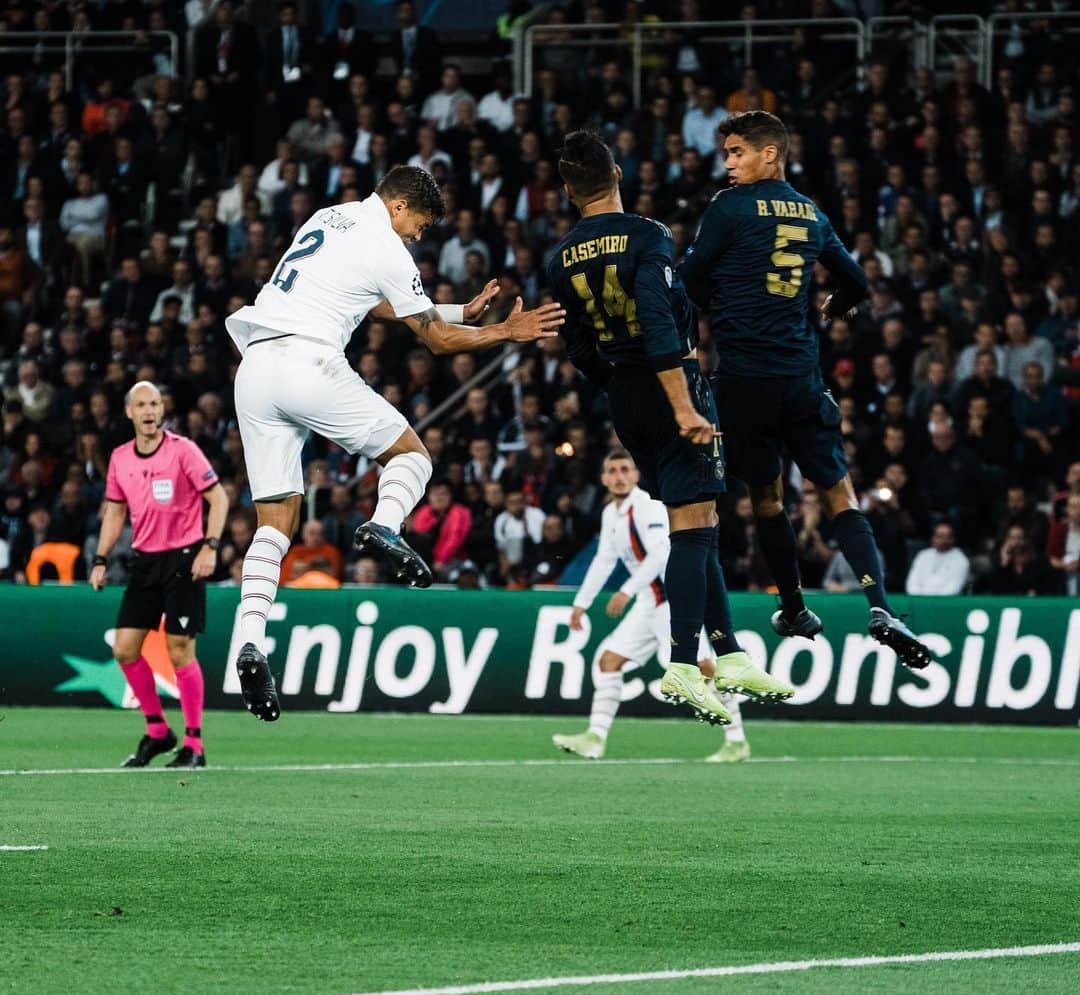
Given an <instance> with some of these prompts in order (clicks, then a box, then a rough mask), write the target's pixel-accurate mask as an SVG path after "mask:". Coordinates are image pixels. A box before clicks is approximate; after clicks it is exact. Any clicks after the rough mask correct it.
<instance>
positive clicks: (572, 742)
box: [551, 449, 750, 763]
mask: <svg viewBox="0 0 1080 995" xmlns="http://www.w3.org/2000/svg"><path fill="white" fill-rule="evenodd" d="M601 480H602V482H603V484H604V487H605V488H607V492H608V497H610V498H611V500H610V501H609V502H608V504H607V507H605V508H604V515H603V521H602V523H601V525H600V541H599V545H598V547H597V550H596V556H595V557H594V558H593V561H592V563H591V564H589V570H588V572H587V573H586V575H585V579H584V580H583V581H582V584H581V587H580V589H579V590H578V593H577V596H576V597H575V598H574V608H573V612H572V614H571V616H570V628H571V629H580V628H581V627H582V622H581V619H582V616H583V615H584V614H585V612H586V611H588V610H589V606H590V605H591V604H592V603H593V601H594V600H595V598H596V596H597V595H598V594H599V593H600V589H601V588H602V587H603V585H604V582H605V581H606V580H607V579H608V577H610V576H611V571H612V570H613V569H614V567H615V564H616V563H617V562H619V561H620V560H621V561H622V563H623V565H624V566H625V567H626V570H627V572H628V573H629V574H630V576H629V577H628V578H627V579H626V581H625V582H624V583H623V585H622V587H620V588H619V590H618V591H616V592H615V593H614V594H613V595H611V597H610V598H609V599H608V603H607V609H606V610H607V614H608V615H609V616H610V617H611V618H619V617H620V616H622V618H621V620H620V622H619V624H618V625H617V626H616V627H615V629H614V631H613V632H611V633H610V634H609V635H608V637H607V638H606V639H605V640H604V641H603V643H601V645H600V650H601V653H600V673H599V675H598V676H597V678H596V687H595V689H594V691H593V699H592V710H591V712H590V715H589V728H588V729H587V730H586V731H585V732H583V733H579V734H577V735H556V736H552V737H551V738H552V742H554V744H555V745H556V746H557V747H559V749H561V750H566V752H567V753H576V754H577V755H578V756H581V757H587V758H589V759H592V760H595V759H599V758H600V757H602V756H603V755H604V749H605V746H606V744H607V736H608V732H609V730H610V729H611V725H612V723H613V722H614V721H615V714H616V712H618V710H619V704H620V702H621V701H622V691H623V675H624V674H625V673H627V672H628V671H630V670H633V669H635V668H636V667H640V666H642V665H643V664H645V663H648V662H649V660H650V659H651V658H652V657H653V656H654V655H655V656H656V657H657V659H658V660H659V661H660V664H661V666H663V667H666V666H667V665H668V662H669V660H670V659H671V611H670V605H669V604H668V600H667V596H666V593H665V590H664V584H663V581H662V577H663V575H664V569H665V567H666V566H667V558H668V552H669V550H670V549H671V543H670V542H669V540H668V516H667V510H666V509H665V508H664V506H663V505H662V504H661V503H660V502H659V501H654V500H653V499H652V498H651V497H649V495H648V494H646V493H645V491H643V490H642V489H641V488H640V487H638V486H637V483H638V471H637V467H635V466H634V461H633V459H632V458H631V456H630V454H629V453H628V452H626V450H625V449H613V450H612V451H611V452H610V453H608V455H607V458H606V459H605V460H604V468H603V473H602V475H601ZM631 600H633V604H632V605H631V606H630V608H629V610H627V607H626V606H627V605H628V604H630V602H631ZM624 612H625V614H623V613H624ZM698 666H699V668H700V669H701V671H702V673H703V674H704V675H705V676H706V677H712V676H713V674H714V672H715V663H714V662H713V653H712V647H711V646H710V645H709V642H708V640H707V639H706V638H705V634H704V632H702V634H701V637H700V639H699V646H698ZM723 698H725V699H727V700H726V701H722V704H723V705H726V706H727V708H726V710H724V711H723V712H721V713H720V714H719V715H718V716H717V718H718V720H720V721H722V722H725V723H730V724H729V725H727V726H726V731H727V733H728V736H727V739H726V741H725V743H724V746H723V747H722V748H721V749H720V750H719V751H718V752H716V753H714V754H713V755H712V756H710V757H709V758H708V759H709V760H710V761H712V762H726V763H730V762H734V761H738V760H745V759H746V758H747V757H748V756H749V755H750V748H749V746H748V745H747V743H746V737H745V735H744V734H743V731H742V720H741V716H740V715H739V704H738V696H736V695H724V696H723ZM729 712H730V714H728V713H729Z"/></svg>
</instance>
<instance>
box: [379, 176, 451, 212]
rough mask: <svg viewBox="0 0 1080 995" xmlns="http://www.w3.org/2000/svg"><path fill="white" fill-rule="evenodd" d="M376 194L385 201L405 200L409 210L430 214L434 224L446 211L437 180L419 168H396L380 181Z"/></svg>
mask: <svg viewBox="0 0 1080 995" xmlns="http://www.w3.org/2000/svg"><path fill="white" fill-rule="evenodd" d="M375 192H376V193H377V194H378V195H379V196H380V197H382V199H383V200H403V201H405V203H406V204H408V205H409V210H411V211H419V212H420V213H422V214H430V215H431V220H432V222H433V223H434V222H436V221H438V220H439V219H440V218H441V217H442V216H443V213H444V212H445V210H446V209H445V207H444V206H443V197H442V191H441V190H440V189H439V185H438V184H437V183H436V182H435V178H434V177H433V176H432V175H431V173H429V172H428V171H427V170H426V169H421V168H420V167H419V166H395V167H394V168H393V169H391V170H390V171H389V172H388V173H387V174H386V175H385V176H384V177H383V178H382V179H381V180H379V185H378V186H377V187H376V188H375Z"/></svg>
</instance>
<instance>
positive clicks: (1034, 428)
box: [1013, 362, 1067, 479]
mask: <svg viewBox="0 0 1080 995" xmlns="http://www.w3.org/2000/svg"><path fill="white" fill-rule="evenodd" d="M1023 377H1024V379H1023V389H1022V390H1019V391H1017V393H1016V399H1015V405H1014V408H1013V417H1014V418H1015V419H1016V424H1017V426H1018V428H1019V429H1020V432H1021V434H1022V441H1023V447H1024V454H1023V462H1022V467H1023V470H1024V473H1025V476H1028V477H1031V478H1035V479H1038V478H1043V477H1052V476H1053V475H1054V474H1055V472H1056V471H1057V453H1056V451H1055V445H1056V443H1057V440H1058V439H1059V438H1060V437H1061V435H1062V433H1063V432H1064V431H1065V426H1066V423H1067V415H1066V411H1065V402H1064V400H1063V398H1062V396H1061V391H1060V390H1058V389H1057V388H1051V387H1047V386H1046V383H1045V381H1044V379H1043V368H1042V365H1041V364H1040V363H1037V362H1029V363H1027V364H1025V366H1024V370H1023Z"/></svg>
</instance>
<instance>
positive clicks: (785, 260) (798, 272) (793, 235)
mask: <svg viewBox="0 0 1080 995" xmlns="http://www.w3.org/2000/svg"><path fill="white" fill-rule="evenodd" d="M809 241H810V229H809V228H803V227H800V226H798V225H777V226H776V241H775V242H773V248H774V249H775V250H776V251H775V252H774V253H773V254H772V255H771V256H770V257H769V258H770V259H771V260H772V264H773V265H774V266H776V267H777V268H780V269H790V270H791V274H790V276H789V277H788V278H787V279H786V280H785V279H784V276H783V274H782V273H766V274H765V289H766V290H767V291H768V292H769V293H770V294H776V295H777V296H778V297H794V296H795V295H796V294H797V293H798V292H799V287H801V286H802V275H803V266H804V265H805V260H804V259H803V257H802V256H800V255H799V254H798V253H797V252H785V251H784V249H786V248H787V246H788V245H789V244H791V243H792V242H809Z"/></svg>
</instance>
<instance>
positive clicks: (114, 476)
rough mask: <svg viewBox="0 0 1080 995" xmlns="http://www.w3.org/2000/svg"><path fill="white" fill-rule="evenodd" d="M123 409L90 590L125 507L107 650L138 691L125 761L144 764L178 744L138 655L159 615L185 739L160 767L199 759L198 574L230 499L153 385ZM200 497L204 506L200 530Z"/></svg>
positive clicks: (206, 571) (205, 570)
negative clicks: (129, 560)
mask: <svg viewBox="0 0 1080 995" xmlns="http://www.w3.org/2000/svg"><path fill="white" fill-rule="evenodd" d="M126 411H127V416H128V418H130V419H131V420H132V422H133V423H134V425H135V438H134V440H133V441H131V442H127V443H125V444H124V445H122V446H117V448H116V449H114V450H113V452H112V455H111V456H110V457H109V472H108V476H107V477H106V481H105V515H104V517H103V519H102V522H101V534H100V536H99V537H98V547H97V555H96V556H95V557H94V568H93V570H92V571H91V572H90V584H91V585H92V586H93V588H94V590H95V591H100V590H101V589H102V588H103V587H104V586H105V568H106V566H107V564H108V556H109V552H110V551H111V550H112V548H113V546H115V545H116V540H117V539H119V538H120V532H121V531H122V529H123V528H124V517H125V515H126V514H127V512H128V510H130V511H131V527H132V529H133V530H134V535H133V537H132V542H131V544H132V546H133V547H134V549H135V560H134V562H133V564H132V567H131V579H130V580H129V581H128V586H127V590H125V591H124V600H123V601H122V602H121V603H120V614H119V617H118V618H117V620H116V638H115V640H114V641H113V656H115V657H116V662H117V663H119V664H120V669H121V670H123V672H124V677H126V678H127V682H128V684H129V685H130V687H131V691H132V693H133V694H134V695H135V697H136V699H138V702H139V707H140V708H141V709H142V713H143V717H144V718H145V719H146V735H145V736H143V738H142V739H141V740H139V745H138V746H137V747H136V749H135V752H134V753H133V754H132V755H131V756H130V757H128V758H127V760H125V761H124V766H125V767H145V766H146V765H147V764H148V763H150V761H151V760H153V759H154V757H156V756H158V755H159V754H161V753H167V752H168V751H169V750H171V749H173V748H174V747H175V746H176V735H175V734H174V733H173V731H172V730H171V729H170V728H169V724H168V723H167V722H166V721H165V716H164V714H163V713H162V710H161V701H160V699H159V698H158V693H157V687H156V685H155V681H154V672H153V670H151V669H150V664H149V663H148V662H147V661H146V658H145V657H144V656H143V655H142V645H143V641H144V640H145V639H146V636H147V633H148V632H149V631H150V630H151V629H156V628H157V627H158V626H159V625H160V624H161V617H162V615H164V616H165V645H166V647H167V648H168V651H169V659H170V661H171V662H172V665H173V668H174V669H175V670H176V684H177V687H178V688H179V689H180V711H181V712H182V713H183V716H184V741H183V743H182V744H181V746H180V749H179V750H177V752H176V756H175V757H174V758H173V759H172V760H171V761H170V762H169V763H168V764H166V766H168V767H205V766H206V752H205V751H204V749H203V743H202V711H203V676H202V669H201V668H200V667H199V661H198V660H197V659H196V658H195V636H196V634H197V633H199V632H202V631H203V626H204V623H205V621H206V578H207V577H209V576H210V575H211V574H212V573H213V572H214V565H215V563H216V560H217V553H216V550H217V547H218V540H219V539H220V537H221V532H222V530H223V529H224V528H225V516H226V514H227V513H228V509H229V498H228V496H227V495H226V493H225V489H224V488H223V487H222V486H221V484H219V483H218V477H217V474H216V473H215V472H214V469H213V467H211V466H210V464H209V463H208V462H207V461H206V457H205V456H204V455H203V454H202V450H201V449H199V447H198V446H197V445H195V443H194V442H192V441H191V440H190V439H185V438H183V437H182V436H179V435H173V434H172V432H165V431H162V428H161V423H162V420H163V419H164V416H165V408H164V405H163V404H162V403H161V392H160V391H159V390H158V389H157V387H155V386H154V385H153V384H152V383H150V382H149V381H146V380H141V381H139V383H137V384H135V386H134V387H132V388H131V390H129V391H128V394H127V403H126ZM203 501H206V502H207V504H209V505H210V514H209V515H208V516H207V522H206V532H205V534H204V533H203V521H202V506H203Z"/></svg>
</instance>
